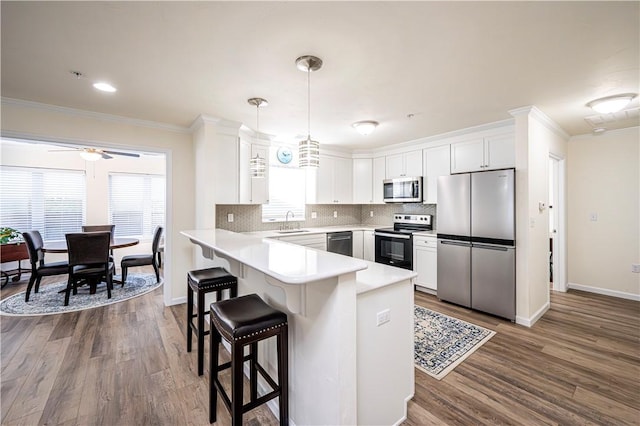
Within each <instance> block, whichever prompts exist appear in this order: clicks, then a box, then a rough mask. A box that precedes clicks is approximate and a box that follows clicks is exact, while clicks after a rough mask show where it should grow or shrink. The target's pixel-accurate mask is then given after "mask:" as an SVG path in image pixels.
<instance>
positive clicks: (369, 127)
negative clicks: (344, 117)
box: [352, 120, 378, 136]
mask: <svg viewBox="0 0 640 426" xmlns="http://www.w3.org/2000/svg"><path fill="white" fill-rule="evenodd" d="M352 126H353V127H354V128H355V129H356V130H357V131H358V133H360V134H361V135H364V136H366V135H368V134H370V133H372V132H373V131H374V130H375V129H376V127H378V122H377V121H371V120H367V121H358V122H356V123H353V124H352Z"/></svg>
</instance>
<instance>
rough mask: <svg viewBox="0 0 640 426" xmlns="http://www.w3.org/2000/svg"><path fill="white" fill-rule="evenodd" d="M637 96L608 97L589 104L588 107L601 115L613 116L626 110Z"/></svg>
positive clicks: (632, 94) (629, 94) (625, 94)
mask: <svg viewBox="0 0 640 426" xmlns="http://www.w3.org/2000/svg"><path fill="white" fill-rule="evenodd" d="M636 96H638V95H637V94H636V93H623V94H621V95H613V96H606V97H604V98H600V99H595V100H593V101H591V102H589V103H588V104H587V106H588V107H589V108H592V109H593V110H594V111H596V112H599V113H600V114H611V113H614V112H618V111H621V110H622V109H624V107H626V106H627V105H628V104H629V102H631V100H632V99H633V98H635V97H636Z"/></svg>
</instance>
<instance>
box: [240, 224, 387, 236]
mask: <svg viewBox="0 0 640 426" xmlns="http://www.w3.org/2000/svg"><path fill="white" fill-rule="evenodd" d="M383 226H384V225H377V226H375V225H334V226H322V227H316V228H307V227H303V228H302V229H303V230H300V231H296V232H289V231H287V232H280V231H278V230H277V229H274V230H269V231H251V232H243V233H242V234H244V235H251V236H255V237H262V238H278V237H287V236H291V235H312V234H326V233H327V232H343V231H373V230H374V229H376V228H380V227H383Z"/></svg>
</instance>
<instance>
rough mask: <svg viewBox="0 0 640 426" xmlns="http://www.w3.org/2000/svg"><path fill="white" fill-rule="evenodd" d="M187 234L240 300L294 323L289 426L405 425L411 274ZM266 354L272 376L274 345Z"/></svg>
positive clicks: (305, 251) (317, 253) (221, 233)
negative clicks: (252, 297) (232, 283)
mask: <svg viewBox="0 0 640 426" xmlns="http://www.w3.org/2000/svg"><path fill="white" fill-rule="evenodd" d="M181 233H182V234H183V235H184V236H186V237H187V238H189V239H190V240H191V242H193V243H194V244H196V245H198V246H200V247H201V248H202V253H203V256H204V257H206V258H209V259H219V258H222V259H225V260H226V261H227V262H228V263H229V270H230V272H231V273H232V274H234V275H236V276H237V277H238V294H239V295H242V294H249V293H256V294H258V295H259V296H260V297H262V298H263V300H265V301H266V302H267V303H269V304H270V305H272V306H273V307H275V308H277V309H280V310H282V311H284V312H286V313H287V315H288V320H289V366H290V369H289V407H290V409H289V410H290V417H291V418H290V421H291V423H292V424H297V425H312V424H332V425H346V424H349V425H354V424H399V423H400V422H402V421H403V420H404V419H405V418H406V409H407V408H406V405H407V402H408V400H409V399H410V398H411V397H412V396H413V393H414V368H413V285H412V280H413V278H414V277H415V276H416V274H415V273H414V272H412V271H408V270H404V269H399V268H394V267H389V266H385V265H381V264H376V263H372V262H367V261H363V260H359V259H354V258H351V257H347V256H342V255H338V254H334V253H327V252H324V251H321V250H316V249H312V248H308V247H304V246H299V245H295V244H290V243H287V242H283V241H278V240H273V239H269V238H262V237H259V236H251V235H245V234H239V233H235V232H231V231H225V230H221V229H216V230H192V231H182V232H181ZM259 352H260V355H259V356H260V362H261V363H262V364H263V365H264V366H265V367H266V369H267V370H268V371H269V372H270V373H275V371H276V370H275V368H276V367H275V365H276V364H275V345H274V343H273V342H266V344H264V345H263V346H261V347H260V351H259ZM272 402H273V404H272V405H270V407H271V409H272V411H275V412H277V410H275V406H276V401H275V400H274V401H272Z"/></svg>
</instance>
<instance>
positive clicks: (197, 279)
mask: <svg viewBox="0 0 640 426" xmlns="http://www.w3.org/2000/svg"><path fill="white" fill-rule="evenodd" d="M226 289H228V290H229V296H230V297H236V296H237V295H238V279H237V278H236V277H234V276H233V275H231V274H230V273H229V272H227V270H226V269H224V268H220V267H217V268H207V269H199V270H196V271H189V272H188V273H187V352H191V337H192V334H193V330H195V332H196V335H197V337H198V376H202V373H203V364H204V362H203V358H204V336H206V335H207V334H209V332H210V330H206V331H205V329H204V316H205V314H206V310H205V306H204V295H205V294H207V293H211V292H212V291H215V292H216V300H218V301H219V300H220V299H221V296H222V290H226ZM194 292H195V293H196V294H197V297H198V300H197V304H198V312H197V313H195V314H194V313H193V293H194ZM193 318H196V322H197V325H194V324H193Z"/></svg>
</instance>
